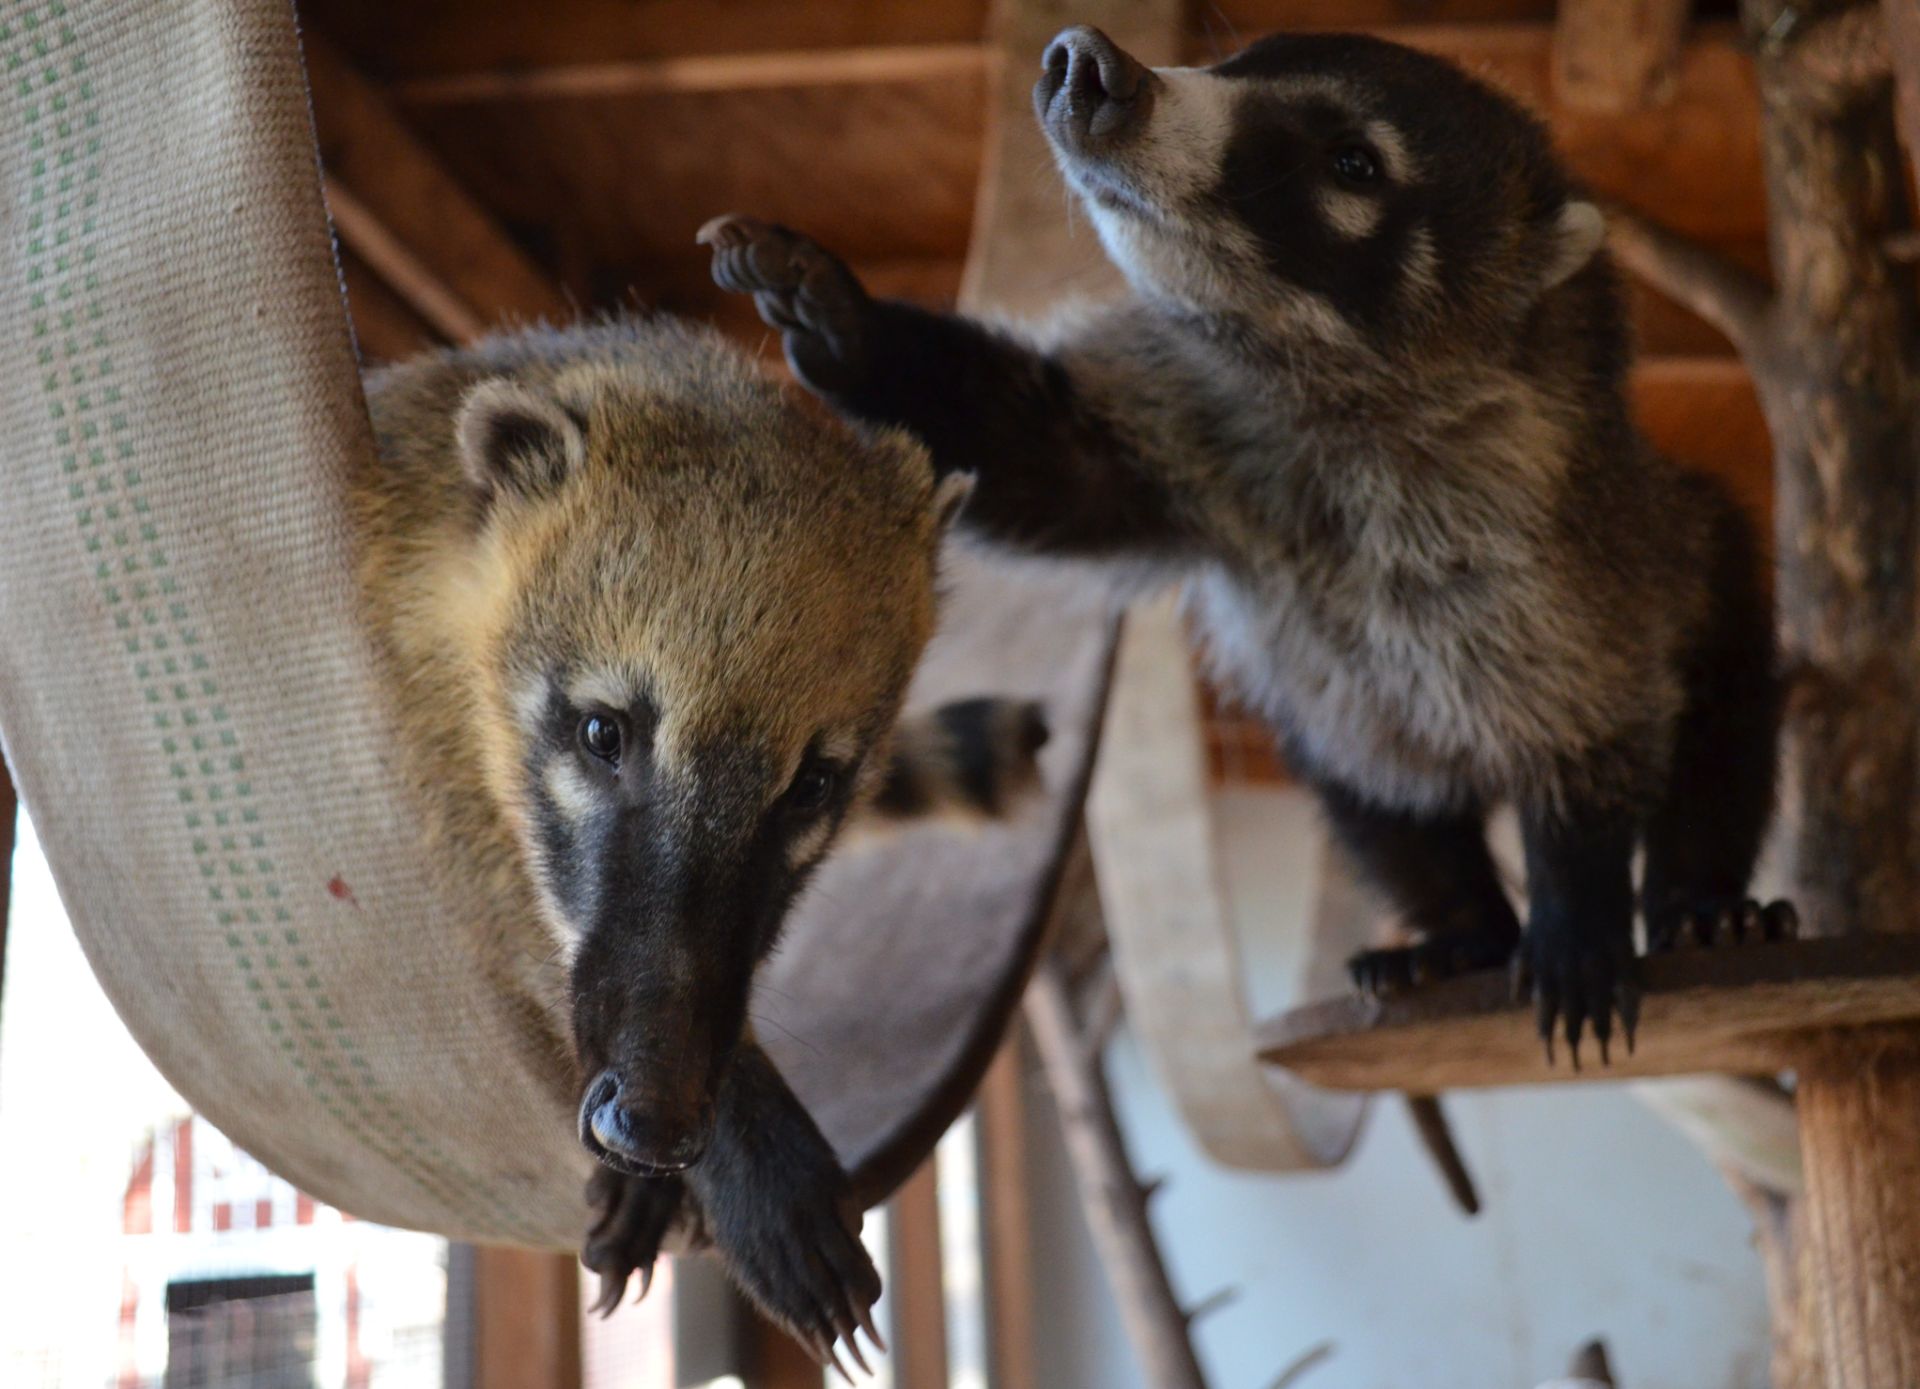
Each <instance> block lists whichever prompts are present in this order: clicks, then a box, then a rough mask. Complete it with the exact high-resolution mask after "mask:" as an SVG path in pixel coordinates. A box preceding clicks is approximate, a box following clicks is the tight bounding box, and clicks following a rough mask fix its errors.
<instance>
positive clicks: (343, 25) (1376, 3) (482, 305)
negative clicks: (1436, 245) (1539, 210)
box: [300, 0, 1771, 771]
mask: <svg viewBox="0 0 1920 1389" xmlns="http://www.w3.org/2000/svg"><path fill="white" fill-rule="evenodd" d="M1729 8H1730V6H1728V5H1725V4H1718V5H1715V4H1696V5H1691V6H1690V5H1688V4H1687V3H1686V2H1685V0H1642V3H1636V4H1632V5H1629V4H1626V3H1623V0H1563V3H1562V4H1560V5H1559V6H1557V7H1556V6H1555V5H1554V4H1552V3H1551V0H1195V3H1194V4H1193V6H1192V9H1191V17H1190V20H1189V25H1188V40H1187V49H1188V55H1189V58H1190V60H1191V61H1194V62H1208V61H1211V60H1212V59H1213V58H1215V57H1216V56H1220V55H1223V54H1225V53H1228V52H1231V51H1233V50H1234V49H1235V48H1237V47H1239V46H1240V45H1241V44H1242V43H1244V42H1247V41H1249V40H1251V39H1253V38H1255V37H1257V36H1259V35H1261V34H1263V33H1267V32H1270V31H1272V30H1275V29H1280V28H1306V27H1312V28H1365V29H1371V30H1374V31H1376V32H1379V33H1381V34H1383V35H1385V36H1387V37H1390V38H1394V39H1398V40H1400V41H1401V42H1405V43H1410V44H1414V45H1417V46H1419V47H1422V48H1426V49H1429V50H1431V51H1433V52H1436V53H1440V54H1443V55H1445V56H1447V57H1449V58H1451V59H1453V60H1455V61H1457V62H1459V63H1461V64H1463V65H1464V66H1466V67H1467V68H1469V69H1471V70H1473V71H1475V72H1478V73H1480V74H1482V75H1483V76H1485V77H1486V78H1488V79H1489V80H1491V81H1493V82H1495V83H1497V84H1498V85H1500V86H1502V87H1504V88H1506V89H1507V90H1508V91H1509V92H1511V93H1513V94H1514V95H1516V96H1518V97H1519V98H1520V99H1521V100H1522V101H1524V102H1525V103H1527V104H1528V105H1529V106H1531V107H1532V108H1533V109H1535V110H1536V111H1538V112H1539V113H1540V114H1541V115H1542V116H1544V117H1545V119H1546V120H1547V121H1548V123H1549V124H1550V126H1551V127H1552V129H1553V132H1554V135H1555V138H1556V140H1557V141H1558V143H1559V146H1560V148H1561V150H1562V152H1563V153H1564V154H1565V156H1566V157H1567V159H1568V160H1569V162H1570V163H1571V164H1572V166H1573V167H1574V169H1575V170H1576V172H1577V173H1578V174H1579V176H1580V177H1581V178H1582V179H1583V180H1585V181H1586V182H1587V183H1588V184H1589V185H1590V186H1591V187H1592V188H1593V189H1594V191H1596V192H1597V193H1599V194H1601V195H1603V196H1605V197H1608V198H1611V199H1615V200H1618V201H1619V202H1622V203H1624V204H1627V205H1629V206H1632V207H1633V208H1635V209H1637V210H1639V211H1640V212H1643V213H1645V214H1647V215H1649V216H1651V217H1653V218H1654V219H1656V220H1658V221H1661V222H1664V223H1667V224H1668V225H1670V226H1672V227H1674V228H1676V229H1678V230H1681V231H1684V232H1686V233H1688V234H1689V235H1691V236H1694V237H1697V238H1699V239H1701V240H1703V241H1706V242H1708V243H1710V244H1712V245H1715V246H1717V247H1719V248H1720V249H1722V250H1724V251H1727V252H1729V253H1731V254H1733V255H1735V256H1736V257H1738V258H1739V259H1741V260H1742V261H1744V262H1746V263H1748V264H1749V265H1752V266H1754V267H1755V268H1757V269H1763V268H1764V266H1765V261H1766V255H1765V231H1766V212H1765V200H1764V187H1763V178H1762V169H1761V161H1760V150H1759V142H1758V134H1757V130H1758V105H1757V95H1756V92H1755V88H1754V81H1753V75H1752V71H1751V68H1750V65H1749V63H1748V61H1747V59H1746V57H1745V56H1744V54H1743V53H1742V52H1741V48H1740V44H1739V40H1738V35H1737V33H1736V32H1735V30H1734V28H1733V26H1732V23H1731V21H1730V20H1729V19H1728V18H1726V17H1725V16H1726V14H1727V11H1728V10H1729ZM300 9H301V17H302V22H303V24H304V26H305V28H306V31H307V36H308V40H309V48H310V65H311V68H312V76H313V84H314V110H315V119H316V124H317V126H318V128H319V132H320V136H321V146H322V157H323V161H324V163H325V165H326V168H327V171H328V176H329V195H330V199H331V201H332V204H333V208H334V212H335V216H336V221H337V223H338V225H339V229H340V233H341V241H342V246H343V262H344V266H345V274H346V279H347V286H348V294H349V300H350V304H351V308H352V312H353V315H354V318H355V322H356V326H357V328H358V330H359V333H360V337H361V341H362V345H363V349H364V351H365V352H366V354H367V355H368V356H369V358H372V359H380V358H388V357H394V356H399V355H404V354H406V353H408V352H411V351H414V350H416V349H418V348H420V347H423V346H426V345H430V344H432V343H435V342H443V341H450V340H455V339H458V338H462V337H466V336H470V335H472V334H473V333H474V332H476V331H478V330H480V329H481V328H482V327H484V326H485V325H486V324H489V323H492V322H495V321H499V320H502V319H506V318H514V317H529V316H535V315H540V314H547V315H554V314H557V313H565V312H567V311H568V310H569V309H570V308H571V307H578V308H582V309H593V308H604V307H609V306H613V305H617V304H622V303H643V304H648V305H653V306H658V307H662V308H667V309H671V310H674V311H677V312H681V313H687V314H692V315H695V316H699V317H707V318H712V319H714V320H715V321H717V322H719V323H720V324H721V326H722V327H724V328H726V329H727V330H729V331H731V332H734V333H736V334H737V335H738V336H740V337H741V339H742V340H743V341H744V342H746V343H747V344H748V345H750V346H752V347H754V348H756V349H758V350H760V351H763V352H766V351H769V350H770V348H771V342H770V338H769V335H768V334H767V333H766V332H765V331H764V330H763V329H762V328H761V326H760V324H759V323H758V321H757V320H756V319H755V318H754V317H753V315H752V312H751V308H750V306H748V305H746V304H744V303H743V302H741V301H738V300H734V299H730V298H728V297H726V296H723V295H721V294H719V293H718V292H716V291H715V290H714V289H713V287H712V286H711V283H710V282H709V280H708V278H707V265H706V256H705V255H704V254H702V253H701V252H699V251H698V249H697V248H696V247H695V246H694V244H693V234H694V231H695V229H696V228H697V227H698V226H699V225H700V224H701V223H702V222H703V221H705V220H706V219H707V218H708V217H710V216H713V215H714V214H716V213H719V212H723V211H729V210H739V211H749V212H753V213H755V214H757V215H761V216H766V217H771V218H774V219H777V220H781V221H785V222H789V223H791V224H793V225H795V226H798V227H802V228H804V229H806V230H808V231H809V232H812V233H813V234H815V235H817V236H818V237H819V238H820V239H821V240H822V241H823V242H825V243H826V244H828V245H830V246H832V247H834V248H835V249H837V250H839V251H840V252H842V253H843V254H845V255H846V256H847V258H848V259H849V260H850V261H852V262H853V263H854V265H855V267H856V269H857V270H859V271H860V273H861V274H862V275H863V277H865V278H866V279H867V281H868V283H869V284H870V285H872V286H873V287H874V288H875V289H876V290H878V291H880V292H884V293H893V294H902V295H907V296H909V297H914V298H918V299H921V300H923V301H927V302H932V303H941V302H946V301H950V300H951V298H952V297H953V294H954V292H955V290H956V289H957V287H958V283H959V276H960V268H961V264H962V261H963V259H964V257H965V254H966V248H967V238H968V234H969V230H970V227H971V225H972V217H973V197H974V186H975V184H976V182H977V180H978V178H979V173H980V152H981V148H982V143H983V135H984V122H985V116H986V112H987V110H988V108H989V100H988V92H989V83H990V81H991V80H992V78H993V74H992V73H991V72H990V70H989V61H990V60H989V56H988V52H987V50H986V49H985V47H984V46H983V44H982V36H983V33H984V31H985V27H986V23H987V3H986V0H838V2H837V3H818V2H817V0H816V2H813V3H809V0H545V3H542V4H539V5H527V4H525V3H524V0H413V3H405V4H395V3H393V0H301V4H300ZM1062 11H1063V14H1069V15H1070V12H1071V6H1070V5H1063V6H1062ZM1037 65H1038V55H1037V54H1036V55H1035V66H1036V68H1037ZM1634 308H1635V319H1636V326H1637V330H1638V336H1639V341H1640V348H1641V365H1640V367H1639V370H1638V375H1637V377H1636V394H1637V399H1638V403H1639V406H1640V411H1641V416H1642V421H1643V424H1644V425H1645V427H1646V429H1647V431H1648V433H1649V434H1650V435H1651V436H1652V437H1653V438H1654V440H1655V442H1656V443H1658V444H1659V445H1660V446H1661V447H1663V448H1665V449H1667V450H1668V451H1669V452H1671V453H1672V454H1674V455H1675V456H1676V457H1679V458H1681V459H1683V460H1685V461H1688V462H1691V463H1695V464H1697V465H1699V466H1702V467H1707V468H1711V469H1712V470H1714V471H1716V472H1719V473H1722V474H1723V475H1726V476H1728V477H1729V478H1731V479H1732V480H1733V481H1734V482H1735V484H1736V486H1737V487H1738V488H1739V490H1740V492H1741V493H1742V495H1743V496H1744V497H1745V498H1746V499H1747V500H1748V501H1749V503H1751V504H1752V505H1753V506H1754V507H1755V508H1756V510H1760V511H1764V510H1765V509H1766V507H1767V505H1768V501H1769V495H1770V490H1771V489H1770V484H1769V475H1768V456H1769V455H1768V447H1767V438H1766V431H1765V426H1764V423H1763V421H1762V420H1761V417H1760V413H1759V409H1758V407H1757V405H1756V403H1755V400H1754V396H1753V393H1752V391H1751V389H1750V387H1749V386H1748V384H1747V381H1746V376H1745V373H1744V371H1743V370H1742V369H1741V367H1740V366H1739V364H1738V362H1737V361H1736V360H1735V359H1734V357H1733V356H1732V354H1731V349H1730V348H1729V346H1728V344H1727V343H1726V342H1725V340H1724V339H1722V338H1721V337H1720V336H1719V335H1718V334H1717V333H1716V332H1714V331H1713V330H1712V329H1711V328H1709V327H1708V326H1707V325H1705V324H1703V323H1701V322H1700V321H1699V320H1698V319H1696V318H1694V317H1693V316H1692V315H1690V314H1688V313H1686V312H1685V311H1683V310H1682V309H1680V308H1678V307H1676V306H1675V305H1673V304H1671V303H1668V302H1666V301H1664V300H1662V299H1660V298H1659V297H1658V296H1656V295H1654V294H1652V293H1650V292H1646V291H1642V290H1639V289H1637V288H1636V289H1635V291H1634ZM1234 736H1235V735H1233V733H1232V730H1231V728H1230V726H1229V725H1228V724H1227V723H1226V722H1224V721H1223V722H1222V723H1221V724H1220V726H1219V729H1218V731H1217V738H1218V739H1224V740H1225V741H1224V742H1222V743H1221V746H1222V747H1223V748H1225V749H1226V751H1225V752H1223V754H1222V755H1223V756H1224V757H1227V758H1228V760H1230V761H1231V760H1233V759H1236V758H1239V757H1240V756H1241V754H1240V753H1236V752H1234V751H1233V749H1232V746H1230V745H1231V744H1232V743H1233V738H1234ZM1264 741H1265V740H1264V738H1263V737H1261V736H1259V735H1255V734H1249V735H1247V742H1248V746H1249V748H1259V747H1264ZM1246 755H1247V757H1249V758H1252V759H1253V760H1252V761H1251V762H1249V763H1247V764H1246V765H1247V767H1248V769H1249V770H1252V771H1258V770H1259V766H1258V761H1259V759H1258V757H1257V756H1256V755H1255V754H1254V753H1252V752H1249V753H1247V754H1246Z"/></svg>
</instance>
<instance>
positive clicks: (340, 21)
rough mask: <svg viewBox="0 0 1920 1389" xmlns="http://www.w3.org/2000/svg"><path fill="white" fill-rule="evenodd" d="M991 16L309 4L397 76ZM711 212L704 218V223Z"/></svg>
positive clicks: (889, 8) (966, 7)
mask: <svg viewBox="0 0 1920 1389" xmlns="http://www.w3.org/2000/svg"><path fill="white" fill-rule="evenodd" d="M986 11H987V0H858V3H856V4H811V5H808V4H795V3H794V0H726V3H725V4H715V3H714V0H567V3H565V4H563V5H529V4H528V3H526V0H460V3H458V4H446V3H440V4H406V3H401V4H395V3H394V0H309V3H304V4H302V6H301V15H302V17H303V18H307V19H309V20H310V22H311V23H314V24H317V25H319V26H320V27H322V28H324V29H325V30H326V31H327V33H328V34H329V35H330V36H332V37H333V38H335V39H337V40H338V41H339V42H340V44H341V45H342V46H343V47H344V48H346V49H347V51H348V52H349V53H351V54H352V55H353V56H354V57H355V58H357V59H358V60H359V61H360V63H361V65H362V67H363V68H364V69H365V70H366V71H368V72H370V73H376V74H378V75H379V76H380V77H381V78H383V79H388V80H393V81H406V80H409V79H412V78H419V77H437V76H444V75H447V74H453V73H467V72H487V71H505V70H507V69H510V68H514V67H521V68H551V67H562V66H566V65H570V64H576V63H613V62H627V61H634V62H653V61H657V60H660V59H672V58H684V57H704V56H708V55H712V54H726V53H740V52H785V51H789V50H793V51H804V50H810V49H844V48H853V47H857V46H860V45H863V44H872V45H876V46H883V47H900V46H904V45H909V44H929V45H931V44H947V43H968V42H973V41H976V40H978V39H979V37H980V34H981V31H982V30H983V29H984V27H985V20H986ZM1066 22H1067V21H1066V20H1064V19H1063V20H1061V21H1060V23H1062V24H1065V23H1066ZM710 210H711V209H707V210H703V211H702V212H700V213H698V214H696V215H695V216H694V219H693V220H694V221H695V223H698V222H699V221H700V220H701V218H702V217H704V216H705V215H706V212H707V211H710Z"/></svg>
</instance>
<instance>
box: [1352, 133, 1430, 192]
mask: <svg viewBox="0 0 1920 1389" xmlns="http://www.w3.org/2000/svg"><path fill="white" fill-rule="evenodd" d="M1365 129H1366V132H1367V139H1368V140H1369V141H1370V142H1371V143H1372V145H1373V147H1374V149H1375V150H1377V151H1379V154H1380V162H1381V163H1382V164H1383V165H1385V166H1386V170H1387V177H1388V178H1390V179H1392V180H1393V181H1394V182H1395V183H1405V182H1408V181H1409V180H1411V179H1413V178H1415V177H1417V176H1418V175H1419V173H1420V164H1419V161H1418V160H1416V159H1415V158H1414V157H1413V150H1412V149H1411V148H1409V147H1408V145H1407V139H1406V136H1404V135H1402V134H1401V133H1400V132H1399V131H1398V130H1396V129H1394V128H1393V127H1392V126H1391V125H1388V124H1387V123H1386V122H1385V121H1368V122H1367V124H1366V127H1365Z"/></svg>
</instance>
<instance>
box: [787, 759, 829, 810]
mask: <svg viewBox="0 0 1920 1389" xmlns="http://www.w3.org/2000/svg"><path fill="white" fill-rule="evenodd" d="M839 784H840V778H839V774H838V773H837V772H836V771H835V770H834V769H833V768H832V767H829V766H826V765H825V764H823V763H818V762H815V763H812V764H810V765H808V766H805V767H802V768H801V769H800V774H799V775H798V776H796V777H795V778H794V779H793V785H791V786H789V787H788V788H787V809H788V810H789V811H791V812H792V813H793V814H795V815H818V814H819V813H820V812H821V811H823V810H825V809H826V808H827V803H828V802H829V801H831V800H832V799H833V793H834V789H835V788H836V787H837V786H838V785H839Z"/></svg>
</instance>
